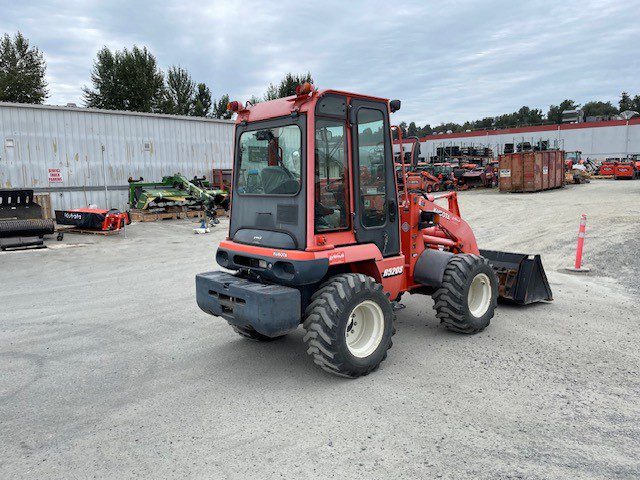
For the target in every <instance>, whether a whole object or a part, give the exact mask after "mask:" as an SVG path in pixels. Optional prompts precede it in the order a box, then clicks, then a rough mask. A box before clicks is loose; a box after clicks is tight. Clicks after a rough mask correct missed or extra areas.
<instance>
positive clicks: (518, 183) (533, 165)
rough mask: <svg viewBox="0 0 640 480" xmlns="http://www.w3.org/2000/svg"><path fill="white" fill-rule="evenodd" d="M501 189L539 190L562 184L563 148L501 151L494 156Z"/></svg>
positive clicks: (511, 190) (504, 190)
mask: <svg viewBox="0 0 640 480" xmlns="http://www.w3.org/2000/svg"><path fill="white" fill-rule="evenodd" d="M498 162H499V184H500V191H501V192H539V191H541V190H549V189H551V188H558V187H562V186H563V185H564V151H562V150H546V151H529V152H514V153H505V154H502V155H500V156H499V157H498Z"/></svg>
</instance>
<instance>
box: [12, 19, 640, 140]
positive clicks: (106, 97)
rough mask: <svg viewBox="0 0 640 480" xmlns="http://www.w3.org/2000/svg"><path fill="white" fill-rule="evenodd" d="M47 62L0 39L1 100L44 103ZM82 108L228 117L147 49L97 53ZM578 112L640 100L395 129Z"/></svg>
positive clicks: (413, 131) (274, 94)
mask: <svg viewBox="0 0 640 480" xmlns="http://www.w3.org/2000/svg"><path fill="white" fill-rule="evenodd" d="M46 68H47V66H46V62H45V59H44V55H43V54H42V52H41V51H40V50H39V49H38V48H37V47H35V46H31V45H30V44H29V40H28V39H26V38H25V37H24V36H23V35H22V34H21V33H20V32H18V33H17V34H15V35H14V36H13V37H10V36H9V35H8V34H4V35H3V37H2V39H1V40H0V101H4V102H18V103H43V102H44V101H45V100H46V99H47V98H48V96H49V90H48V85H47V82H46V79H45V73H46ZM304 82H310V83H313V77H312V76H311V73H310V72H307V73H306V74H301V75H297V74H293V73H287V74H286V75H285V76H284V77H283V78H282V80H281V81H280V82H279V83H275V84H274V83H271V84H270V85H269V86H268V87H267V89H266V92H265V93H264V94H263V96H262V97H256V96H253V97H252V98H251V99H249V101H250V102H251V103H253V104H255V103H258V102H260V101H263V100H273V99H275V98H282V97H286V96H289V95H293V94H294V93H295V87H296V86H297V85H300V84H302V83H304ZM82 93H83V101H84V104H85V106H87V107H93V108H103V109H108V110H131V111H136V112H154V113H165V114H172V115H192V116H198V117H214V118H231V112H229V111H228V110H227V104H228V102H229V95H228V94H223V95H220V97H218V98H217V99H214V97H213V96H212V92H211V89H210V88H209V86H207V85H206V84H205V83H204V82H195V81H194V80H193V78H192V77H191V74H190V73H189V72H188V71H187V70H186V69H185V68H183V67H181V66H178V65H174V66H171V67H169V68H168V69H167V71H166V73H165V72H163V71H162V70H161V69H160V67H159V66H158V62H157V60H156V58H155V56H154V55H153V54H152V53H151V52H149V50H147V48H146V47H142V48H140V47H137V46H134V47H132V48H131V49H127V48H124V49H123V50H115V51H112V50H110V49H109V48H107V47H104V48H102V49H101V50H100V51H99V52H98V53H97V55H96V59H95V61H94V64H93V69H92V71H91V85H90V86H85V87H84V88H83V89H82ZM578 108H581V109H582V110H583V111H584V113H585V115H586V116H601V115H602V116H608V115H616V114H618V113H620V112H623V111H625V110H635V111H639V112H640V95H635V96H634V97H631V95H629V94H628V93H627V92H622V93H621V95H620V100H619V101H618V106H617V107H616V106H614V105H613V104H612V103H611V102H602V101H599V100H594V101H590V102H586V103H585V104H584V105H582V106H580V104H578V103H576V102H575V101H574V100H568V99H567V100H563V101H562V102H561V103H560V104H559V105H550V106H549V109H548V111H547V113H546V114H544V113H543V111H542V110H541V109H538V108H530V107H527V106H523V107H521V108H520V109H519V110H517V111H515V112H513V113H506V114H503V115H498V116H496V117H485V118H482V119H480V120H473V121H467V122H464V123H462V124H459V123H452V122H449V123H442V124H440V125H438V126H435V127H432V126H431V125H425V126H423V127H420V126H418V125H416V123H415V122H411V123H409V124H408V125H407V123H406V122H402V123H401V124H400V127H401V128H402V130H403V135H404V136H418V137H422V136H425V135H431V134H434V133H440V132H443V133H444V132H449V131H451V132H464V131H467V130H481V129H499V128H507V127H514V126H524V125H539V124H559V123H562V112H563V111H564V110H575V109H578Z"/></svg>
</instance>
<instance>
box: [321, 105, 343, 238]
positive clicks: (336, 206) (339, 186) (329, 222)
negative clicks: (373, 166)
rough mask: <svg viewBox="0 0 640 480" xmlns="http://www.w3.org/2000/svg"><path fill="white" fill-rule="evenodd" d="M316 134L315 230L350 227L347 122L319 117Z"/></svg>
mask: <svg viewBox="0 0 640 480" xmlns="http://www.w3.org/2000/svg"><path fill="white" fill-rule="evenodd" d="M315 135H316V139H315V140H316V148H315V229H316V232H322V231H328V230H340V229H343V228H347V226H348V223H347V222H348V218H347V208H348V202H349V200H348V199H349V190H348V185H349V182H348V178H347V173H348V166H347V158H346V153H345V125H344V121H340V120H332V119H325V118H320V117H318V118H317V119H316V132H315Z"/></svg>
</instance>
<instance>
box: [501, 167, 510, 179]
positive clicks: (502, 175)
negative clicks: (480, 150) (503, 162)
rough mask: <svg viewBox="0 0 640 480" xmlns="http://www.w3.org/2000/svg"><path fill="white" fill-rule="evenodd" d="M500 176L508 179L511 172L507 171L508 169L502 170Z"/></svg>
mask: <svg viewBox="0 0 640 480" xmlns="http://www.w3.org/2000/svg"><path fill="white" fill-rule="evenodd" d="M500 176H501V177H510V176H511V170H509V169H508V168H503V169H501V170H500Z"/></svg>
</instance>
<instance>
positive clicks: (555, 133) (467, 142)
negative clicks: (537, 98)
mask: <svg viewBox="0 0 640 480" xmlns="http://www.w3.org/2000/svg"><path fill="white" fill-rule="evenodd" d="M616 123H618V125H612V126H597V123H595V125H594V126H583V125H585V124H582V125H579V128H578V127H577V126H575V125H562V126H561V128H560V129H558V128H555V129H553V128H554V127H551V129H549V128H547V129H545V130H541V129H540V127H532V128H531V130H530V131H527V130H526V128H524V127H523V128H521V129H517V130H518V132H509V131H501V130H494V131H489V132H484V133H482V132H481V133H480V134H478V132H470V133H469V135H465V134H452V135H431V136H429V137H426V138H425V139H421V142H420V155H421V156H422V157H425V158H426V157H430V156H432V155H436V149H437V148H438V147H443V146H444V147H447V146H456V145H459V146H472V145H473V146H481V145H483V146H487V147H491V148H493V152H494V155H498V154H499V153H502V152H503V151H504V144H505V143H519V142H522V141H525V142H531V143H532V144H534V143H537V142H538V141H540V140H542V141H544V140H549V141H550V146H553V145H554V143H556V144H557V145H558V147H559V148H561V149H564V150H566V151H576V150H577V151H581V152H582V156H583V158H586V157H589V158H591V159H594V160H602V159H605V158H607V157H620V156H625V155H626V154H627V153H629V154H631V153H640V120H638V119H635V118H634V119H632V120H631V122H630V124H629V125H628V126H627V125H626V124H625V123H624V122H622V121H620V122H616ZM601 125H606V124H601ZM406 148H407V147H405V149H406ZM395 150H396V151H397V146H396V148H395Z"/></svg>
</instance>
